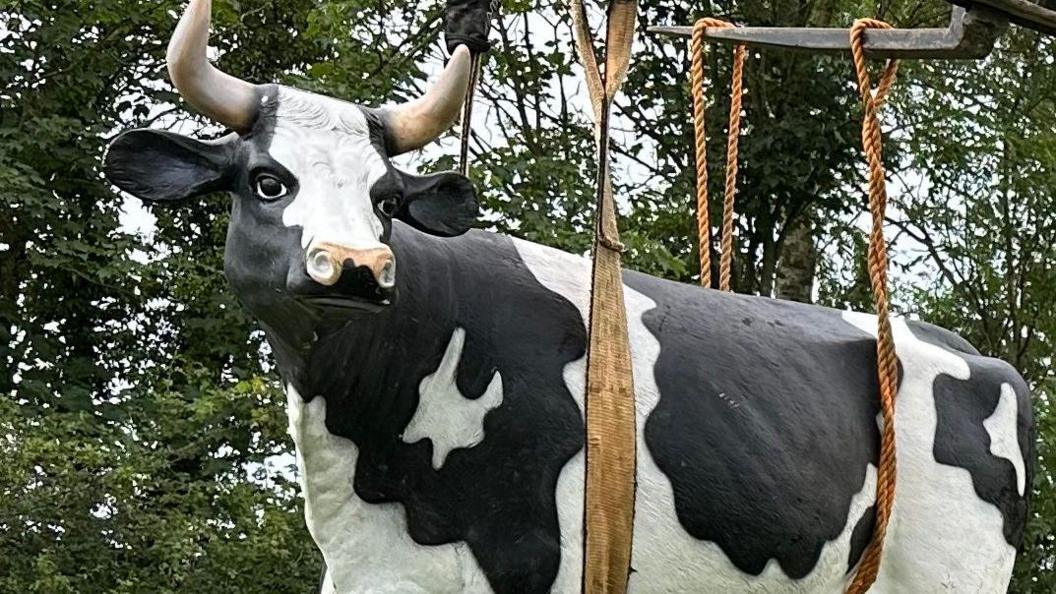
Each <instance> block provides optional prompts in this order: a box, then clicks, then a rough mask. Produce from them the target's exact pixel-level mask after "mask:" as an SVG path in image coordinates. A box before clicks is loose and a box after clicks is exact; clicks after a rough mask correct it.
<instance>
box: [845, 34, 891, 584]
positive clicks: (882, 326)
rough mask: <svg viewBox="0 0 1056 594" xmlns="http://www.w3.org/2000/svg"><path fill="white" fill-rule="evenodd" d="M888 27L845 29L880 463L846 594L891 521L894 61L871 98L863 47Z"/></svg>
mask: <svg viewBox="0 0 1056 594" xmlns="http://www.w3.org/2000/svg"><path fill="white" fill-rule="evenodd" d="M889 28H891V25H888V24H887V23H885V22H883V21H879V20H876V19H858V20H856V21H855V22H854V25H853V26H852V27H851V37H850V41H851V56H852V58H853V60H854V69H855V72H856V74H857V78H858V92H859V94H860V95H861V98H862V111H863V119H862V149H863V151H864V152H865V156H866V161H867V162H868V165H869V212H870V215H871V217H872V229H871V231H870V234H869V255H868V260H869V281H870V284H871V285H872V290H873V300H874V302H875V305H876V318H877V338H876V359H877V374H878V376H879V383H880V414H881V417H882V419H883V427H882V429H881V432H880V461H879V468H878V470H877V480H876V522H875V525H874V527H873V538H872V541H871V542H870V543H869V546H868V547H867V548H866V549H865V552H864V553H863V554H862V559H861V561H860V562H859V564H858V569H857V572H856V574H855V576H854V579H853V580H852V581H851V583H850V584H849V585H848V586H847V590H846V592H847V594H863V593H864V592H867V591H868V590H869V588H870V587H871V586H872V585H873V582H874V581H876V576H877V574H878V573H879V571H880V558H881V556H882V553H883V548H884V538H885V536H886V535H887V526H888V522H889V521H890V519H891V509H892V506H893V504H894V499H895V393H896V392H897V389H898V388H897V381H898V360H897V358H896V357H895V343H894V338H893V336H892V332H891V317H890V311H889V310H890V304H889V300H888V293H887V269H888V262H887V242H886V241H885V239H884V216H885V212H886V209H887V181H886V179H885V177H884V166H883V154H882V149H883V136H882V132H881V130H880V120H879V119H878V118H877V115H876V113H877V109H878V108H879V106H880V105H881V104H882V103H883V102H884V99H886V97H887V93H888V91H890V90H891V86H892V85H893V84H894V80H895V75H896V73H897V72H898V62H897V61H895V60H889V61H888V62H887V66H886V68H885V69H884V73H883V75H882V76H881V79H880V82H879V84H878V85H877V91H876V93H875V94H874V93H873V91H872V82H871V80H870V76H869V69H868V66H867V65H866V62H865V51H864V49H863V46H864V41H865V32H866V31H867V30H868V29H889Z"/></svg>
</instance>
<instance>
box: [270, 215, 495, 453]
mask: <svg viewBox="0 0 1056 594" xmlns="http://www.w3.org/2000/svg"><path fill="white" fill-rule="evenodd" d="M444 244H445V240H443V239H437V238H433V237H430V236H427V235H423V234H421V233H419V232H417V231H414V230H411V229H409V228H407V227H405V226H403V225H399V224H398V225H395V226H394V228H393V234H392V248H393V251H394V252H395V253H396V258H397V277H398V280H397V291H398V297H397V299H396V300H395V302H394V304H393V305H391V306H389V307H386V308H385V309H382V310H380V311H376V312H363V313H357V314H355V315H353V316H352V317H349V318H344V317H323V318H321V319H317V320H314V321H313V322H312V324H313V330H312V338H311V340H309V342H308V344H306V345H301V346H298V344H297V343H298V342H299V341H300V340H301V336H303V333H296V334H293V335H291V336H284V335H280V334H276V333H274V332H269V342H271V344H272V347H273V349H274V351H275V354H276V360H277V362H278V364H279V368H280V372H281V374H282V376H283V379H284V381H285V382H287V383H289V384H292V385H293V386H295V387H296V389H297V392H298V393H300V394H301V395H302V397H303V398H305V399H306V400H311V399H312V398H314V397H317V396H322V397H324V398H326V401H327V409H328V414H327V424H328V426H330V427H331V429H332V430H334V431H335V432H336V433H338V434H341V435H342V436H344V437H348V438H350V439H352V440H353V441H355V442H357V443H360V442H373V443H378V442H382V441H385V440H391V439H395V438H396V437H397V436H398V435H399V434H400V432H401V431H402V429H403V428H404V427H406V425H407V423H408V422H409V421H410V419H411V417H412V416H413V415H414V412H415V409H416V407H417V399H418V392H417V390H418V384H419V383H420V381H421V379H422V378H423V377H424V376H425V375H427V374H428V373H431V372H432V371H433V370H435V369H436V368H437V366H438V365H439V363H440V361H441V358H442V356H443V354H444V351H445V347H446V346H447V345H448V342H449V341H450V339H451V336H452V331H453V329H454V328H455V327H456V326H457V325H458V320H457V317H458V315H459V303H458V299H457V295H456V294H455V291H456V290H457V289H456V285H455V283H452V278H454V277H455V276H458V277H459V278H460V280H461V282H460V283H459V284H461V285H465V284H467V283H468V284H475V283H474V281H475V279H473V278H466V274H467V270H469V271H470V276H473V275H472V273H471V271H472V268H471V267H466V266H464V265H462V266H459V265H457V264H454V263H453V262H452V260H451V255H450V254H447V253H446V248H445V245H444ZM463 264H464V263H463ZM454 267H457V268H458V271H457V272H456V271H455V270H453V268H454ZM481 280H482V279H481ZM462 289H464V290H472V289H471V288H470V287H465V286H463V287H462ZM288 334H289V333H288ZM465 366H466V367H472V365H469V364H466V365H465ZM470 388H472V387H470Z"/></svg>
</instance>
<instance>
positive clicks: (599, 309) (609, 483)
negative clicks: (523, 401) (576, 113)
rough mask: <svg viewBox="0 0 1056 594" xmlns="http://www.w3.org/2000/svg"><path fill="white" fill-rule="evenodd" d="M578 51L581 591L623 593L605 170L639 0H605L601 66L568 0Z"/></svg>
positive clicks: (623, 431) (626, 538) (624, 509)
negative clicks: (589, 122)
mask: <svg viewBox="0 0 1056 594" xmlns="http://www.w3.org/2000/svg"><path fill="white" fill-rule="evenodd" d="M569 2H570V8H571V11H572V23H573V30H574V32H575V38H576V50H577V53H578V54H579V59H580V62H582V63H583V68H584V70H586V77H587V88H588V90H589V91H590V99H591V106H592V107H593V111H594V139H595V141H596V142H597V148H598V176H597V224H596V227H595V231H594V266H593V271H592V274H591V296H590V322H589V332H590V341H589V345H588V347H587V348H588V350H587V390H586V488H585V501H584V517H583V518H584V519H583V524H584V526H583V531H584V545H583V548H584V551H583V591H584V592H585V593H588V594H622V593H623V592H626V590H627V579H628V576H629V574H630V564H631V542H632V537H633V532H634V489H635V455H636V454H635V416H634V378H633V375H632V372H631V349H630V342H629V340H628V338H627V314H626V310H625V309H624V301H623V278H622V273H621V265H620V259H621V253H622V251H623V246H622V245H621V244H620V236H619V229H618V228H617V225H616V208H615V205H614V203H613V197H612V184H611V180H610V176H609V115H610V109H611V107H612V101H613V98H614V97H615V96H616V93H617V91H619V89H620V86H621V85H622V84H623V81H624V79H625V78H626V75H627V67H628V64H629V63H630V55H631V43H632V41H633V40H634V29H635V25H636V21H637V13H638V3H637V0H612V1H611V2H610V3H609V10H608V27H607V31H606V40H605V45H606V56H607V57H606V63H605V71H604V72H601V70H600V69H599V68H598V63H597V58H596V57H595V54H594V42H593V35H592V34H591V32H590V27H589V25H588V23H587V15H586V12H585V9H584V7H583V3H582V0H569Z"/></svg>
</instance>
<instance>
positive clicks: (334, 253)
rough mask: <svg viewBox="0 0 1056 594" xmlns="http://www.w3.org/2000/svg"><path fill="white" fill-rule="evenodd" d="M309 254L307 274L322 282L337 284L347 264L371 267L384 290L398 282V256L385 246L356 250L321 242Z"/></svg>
mask: <svg viewBox="0 0 1056 594" xmlns="http://www.w3.org/2000/svg"><path fill="white" fill-rule="evenodd" d="M307 257H308V260H307V262H306V264H307V269H308V276H310V277H312V280H314V281H315V282H317V283H319V284H320V285H325V286H328V287H330V286H333V285H335V284H337V281H338V280H339V279H340V278H341V271H342V269H343V268H344V267H345V264H346V263H351V265H352V267H353V268H358V267H360V266H363V267H366V268H368V269H370V272H371V274H373V275H374V280H375V282H377V283H378V286H379V287H381V288H382V289H391V288H392V287H393V286H394V285H395V284H396V257H395V256H393V255H392V250H390V249H389V247H388V246H386V245H380V246H377V247H371V248H363V249H357V248H350V247H345V246H343V245H338V244H335V243H329V242H321V243H318V244H313V245H312V246H310V247H309V248H308V256H307Z"/></svg>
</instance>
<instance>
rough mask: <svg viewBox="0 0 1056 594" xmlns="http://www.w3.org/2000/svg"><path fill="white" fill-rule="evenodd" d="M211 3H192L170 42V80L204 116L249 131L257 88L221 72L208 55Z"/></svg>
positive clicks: (202, 0) (205, 0) (200, 0)
mask: <svg viewBox="0 0 1056 594" xmlns="http://www.w3.org/2000/svg"><path fill="white" fill-rule="evenodd" d="M212 8H213V3H212V1H211V0H191V3H190V5H188V6H187V11H186V12H184V13H183V17H182V18H180V23H179V24H178V25H176V31H174V32H173V34H172V39H171V40H170V41H169V50H168V53H167V54H166V61H167V62H168V66H169V78H171V79H172V84H173V85H175V86H176V90H178V91H179V92H180V95H181V96H183V98H184V99H185V100H187V103H190V104H191V106H192V107H194V108H195V109H197V110H198V111H199V112H201V113H202V114H203V115H205V116H208V117H210V118H212V119H214V120H216V121H217V122H220V123H221V124H223V125H225V126H228V127H230V128H232V129H234V130H238V131H240V132H248V131H249V129H250V128H251V127H252V126H253V120H254V119H256V115H257V105H256V102H257V94H256V87H255V86H254V85H251V84H249V83H247V82H245V81H243V80H240V79H237V78H235V77H233V76H231V75H229V74H225V73H223V72H221V71H219V70H217V69H216V68H215V67H214V66H213V65H212V64H210V63H209V60H208V59H207V58H206V56H205V48H206V46H207V45H208V43H209V20H210V18H209V17H210V13H211V12H212Z"/></svg>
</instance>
